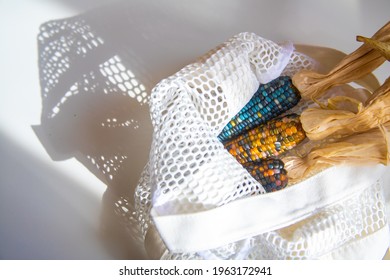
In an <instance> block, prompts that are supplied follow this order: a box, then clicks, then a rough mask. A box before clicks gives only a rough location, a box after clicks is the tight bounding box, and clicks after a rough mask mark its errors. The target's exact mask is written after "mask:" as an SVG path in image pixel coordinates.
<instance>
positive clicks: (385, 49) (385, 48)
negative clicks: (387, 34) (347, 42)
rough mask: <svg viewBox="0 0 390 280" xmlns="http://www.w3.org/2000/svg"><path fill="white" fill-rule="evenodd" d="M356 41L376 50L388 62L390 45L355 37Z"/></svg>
mask: <svg viewBox="0 0 390 280" xmlns="http://www.w3.org/2000/svg"><path fill="white" fill-rule="evenodd" d="M356 40H357V41H359V42H364V43H366V44H367V45H370V46H371V47H372V48H373V49H376V50H378V51H379V52H380V53H381V54H382V56H383V57H385V58H386V59H387V60H389V61H390V43H388V42H387V43H386V42H381V41H378V40H374V39H371V38H366V37H363V36H357V37H356Z"/></svg>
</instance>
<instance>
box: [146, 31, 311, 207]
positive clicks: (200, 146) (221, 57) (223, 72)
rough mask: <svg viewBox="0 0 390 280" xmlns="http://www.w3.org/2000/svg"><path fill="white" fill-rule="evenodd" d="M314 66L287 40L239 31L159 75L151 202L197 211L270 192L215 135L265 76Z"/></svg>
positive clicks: (153, 104) (153, 101)
mask: <svg viewBox="0 0 390 280" xmlns="http://www.w3.org/2000/svg"><path fill="white" fill-rule="evenodd" d="M313 66H314V62H313V61H312V60H311V59H310V58H308V57H306V56H304V55H302V54H300V53H297V52H294V51H293V48H292V46H291V45H289V44H287V45H286V46H280V45H278V44H275V43H273V42H271V41H269V40H265V39H263V38H260V37H258V36H257V35H255V34H252V33H242V34H239V35H237V36H235V37H233V38H232V39H231V40H229V41H228V42H226V43H225V44H223V45H220V46H219V47H218V48H216V49H214V50H212V51H211V52H210V53H208V54H206V55H205V56H204V57H202V58H200V59H199V61H198V62H197V63H194V64H191V65H189V66H187V67H185V68H184V69H182V70H181V71H179V72H178V73H177V74H175V75H173V76H171V77H169V78H168V79H166V80H163V81H162V82H160V83H159V84H158V85H157V86H156V87H155V88H154V90H153V91H152V94H151V106H150V110H151V116H152V123H153V127H154V135H153V143H152V147H151V155H150V169H149V171H150V179H151V182H150V183H151V186H152V188H153V189H152V193H153V196H152V199H153V201H152V203H153V206H154V207H155V208H156V209H158V211H159V212H160V213H185V212H194V211H200V210H205V209H210V208H213V207H216V206H220V205H223V204H226V203H228V202H230V201H232V200H235V199H238V198H240V197H245V196H248V195H253V194H262V193H265V191H264V189H263V187H262V186H261V185H260V184H259V183H258V182H256V181H255V180H254V179H253V178H252V177H251V176H250V175H249V174H248V173H247V171H245V170H244V168H242V167H241V165H240V164H239V163H238V162H237V161H236V160H235V159H234V158H233V157H232V156H231V155H230V154H229V153H228V152H227V151H226V150H225V149H224V148H223V145H222V144H221V143H220V141H219V140H218V139H217V137H216V136H217V135H218V134H219V133H220V131H221V130H222V128H223V127H224V126H225V125H226V123H227V122H228V121H229V120H230V119H231V117H232V116H234V115H235V114H236V113H237V112H238V111H239V110H240V109H241V108H242V107H243V106H244V105H245V104H246V103H247V102H248V101H249V99H250V98H251V96H252V95H253V93H254V92H255V91H256V90H257V88H258V86H259V84H260V83H266V82H269V81H271V80H273V79H275V78H276V77H278V76H279V75H280V74H282V73H283V74H290V75H291V74H292V73H294V72H296V71H298V70H300V69H303V68H311V67H313Z"/></svg>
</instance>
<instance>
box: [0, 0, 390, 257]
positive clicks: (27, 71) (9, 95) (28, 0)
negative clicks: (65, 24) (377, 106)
mask: <svg viewBox="0 0 390 280" xmlns="http://www.w3.org/2000/svg"><path fill="white" fill-rule="evenodd" d="M114 3H116V4H114ZM100 4H105V5H109V6H108V7H111V8H112V7H114V6H115V7H116V8H115V9H113V11H116V12H118V13H121V16H118V17H116V16H115V12H113V13H112V14H110V16H105V17H101V16H102V15H103V14H105V11H106V9H107V8H97V10H94V11H93V12H89V19H92V20H94V22H100V23H101V28H100V29H97V32H98V33H99V34H98V35H99V36H100V37H101V38H102V39H103V40H104V41H105V42H109V44H110V46H111V50H112V52H113V54H115V52H116V51H118V52H120V51H122V48H124V47H125V48H126V51H127V52H126V53H128V54H132V55H133V56H129V58H128V59H129V61H130V62H132V61H135V62H136V63H134V64H132V65H131V66H132V71H133V72H134V73H137V74H138V77H139V79H140V80H141V82H143V84H144V86H145V88H146V89H147V90H150V89H151V88H153V86H154V85H155V84H156V83H157V82H158V81H160V80H161V79H163V78H164V77H167V76H169V75H171V74H173V73H175V72H176V71H177V70H179V69H180V68H182V67H183V66H185V65H186V64H188V63H191V62H192V61H194V59H196V58H197V57H198V56H200V55H202V54H203V53H205V52H206V51H208V50H209V49H211V48H213V47H215V46H216V45H218V44H219V43H221V42H223V41H225V40H226V39H228V38H230V37H231V36H233V35H235V34H237V33H239V32H243V31H251V32H255V33H256V34H258V35H260V36H262V37H265V38H268V39H271V40H274V41H277V42H282V41H287V40H290V41H293V42H296V43H305V44H313V45H321V46H327V47H331V48H336V49H339V50H341V51H344V52H346V53H348V52H351V51H353V50H354V49H355V48H357V47H358V46H359V45H360V43H358V42H356V41H355V36H356V35H358V34H360V35H363V36H371V35H372V34H373V33H374V32H375V31H376V30H377V29H379V28H380V27H381V26H383V25H384V24H385V23H386V22H387V21H388V20H389V19H390V18H389V13H388V12H389V10H390V2H389V1H388V0H381V1H376V0H372V1H363V0H361V1H358V0H356V1H353V0H344V1H338V0H326V1H309V0H307V1H304V0H301V1H255V0H214V1H211V0H209V1H206V0H201V1H193V0H185V1H183V0H169V1H140V0H125V1H108V0H107V1H104V0H100V1H92V0H80V1H76V0H52V1H48V0H47V1H44V0H13V1H6V0H0V38H1V44H0V53H1V63H0V76H1V79H0V84H1V89H2V90H1V92H0V151H1V153H0V155H1V157H2V158H1V163H0V167H1V168H0V259H112V258H121V257H123V258H142V257H143V255H141V254H139V253H138V252H136V251H135V250H129V249H128V247H125V246H121V244H119V245H118V244H116V245H115V244H114V245H113V246H114V248H115V249H114V250H110V249H108V247H107V245H105V243H103V242H102V238H101V234H100V227H101V224H100V223H101V220H100V216H101V211H102V210H101V208H102V206H101V204H102V196H103V193H104V192H105V191H106V189H107V184H106V182H104V180H101V179H99V178H98V177H97V176H96V174H94V173H93V172H91V171H90V170H89V169H88V168H86V167H85V165H84V164H82V163H81V162H80V161H78V160H76V159H75V158H73V157H70V156H69V157H68V158H64V159H63V160H57V161H53V160H52V158H51V157H50V156H49V154H48V152H47V150H46V149H45V147H44V145H43V144H42V143H41V141H40V140H39V139H38V137H37V135H36V134H35V132H34V130H33V129H32V126H34V125H39V124H40V123H41V110H42V98H41V88H40V83H39V78H40V77H39V66H38V57H39V56H38V55H39V54H38V48H37V35H38V33H39V26H40V25H41V24H43V23H45V22H47V21H49V20H55V19H60V18H65V17H70V16H75V15H81V17H82V16H83V15H84V13H85V12H86V11H88V10H90V9H91V8H93V7H98V6H99V5H100ZM108 10H110V9H108ZM134 57H136V58H137V60H134ZM124 59H125V58H124ZM130 64H131V63H130ZM389 73H390V66H389V63H387V64H385V65H384V66H383V67H381V68H380V69H379V70H378V71H376V74H377V77H378V79H379V80H380V81H381V82H383V81H384V79H385V78H386V77H387V76H388V74H389ZM85 106H88V104H85ZM141 116H145V120H143V121H144V122H145V123H147V122H148V119H147V114H145V112H143V113H142V115H141ZM80 133H82V132H80ZM143 133H144V134H142V135H141V136H142V137H143V135H145V137H144V138H142V137H140V138H138V140H137V141H140V142H143V143H142V145H141V146H140V147H142V149H143V150H140V151H138V152H139V154H137V156H135V157H134V162H135V163H134V172H133V173H131V174H130V175H129V176H130V178H132V180H133V181H134V182H135V181H136V180H137V179H138V177H139V169H140V168H141V167H142V166H143V165H144V164H145V163H146V156H147V147H148V146H149V144H150V143H149V141H150V137H149V136H148V135H149V134H150V133H151V131H150V124H149V125H147V124H146V130H145V131H144V132H143ZM142 139H144V141H142ZM129 172H131V171H129ZM129 184H134V183H132V182H129ZM122 242H123V241H122ZM119 243H120V242H119ZM110 244H111V243H110Z"/></svg>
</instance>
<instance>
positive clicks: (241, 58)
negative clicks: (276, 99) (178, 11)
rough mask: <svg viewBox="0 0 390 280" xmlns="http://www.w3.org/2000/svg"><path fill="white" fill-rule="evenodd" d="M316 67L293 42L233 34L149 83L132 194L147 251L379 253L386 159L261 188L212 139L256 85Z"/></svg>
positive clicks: (224, 255)
mask: <svg viewBox="0 0 390 280" xmlns="http://www.w3.org/2000/svg"><path fill="white" fill-rule="evenodd" d="M315 66H316V63H315V61H314V60H313V59H311V58H310V57H308V56H306V55H304V54H301V53H299V52H297V51H295V50H294V48H293V46H292V45H291V44H286V45H278V44H276V43H273V42H271V41H269V40H265V39H263V38H260V37H258V36H257V35H255V34H252V33H241V34H238V35H237V36H235V37H233V38H232V39H230V40H229V41H227V42H226V43H224V44H222V45H220V46H219V47H217V48H216V49H214V50H212V51H210V52H209V53H208V54H206V55H205V56H203V57H202V58H200V59H199V60H198V61H197V62H196V63H194V64H191V65H188V66H187V67H185V68H183V69H182V70H180V71H179V72H178V73H176V74H175V75H173V76H171V77H169V78H167V79H165V80H163V81H161V82H160V83H159V84H158V85H157V86H156V87H155V88H154V89H153V91H152V94H151V99H150V111H151V118H152V124H153V127H154V133H153V141H152V146H151V150H150V157H149V163H148V165H147V166H146V167H145V170H144V172H143V174H142V176H141V180H140V182H139V184H138V187H137V190H136V193H135V214H136V217H137V220H138V223H139V224H138V226H139V227H140V229H141V230H140V232H141V233H142V238H143V239H144V240H145V241H144V243H145V247H146V249H147V251H148V252H149V253H150V257H154V258H162V259H320V258H335V259H349V258H371V259H372V258H382V257H383V255H384V254H385V252H386V250H387V248H388V244H389V228H388V225H387V221H386V215H385V209H384V204H385V203H384V198H383V194H382V185H383V184H382V182H381V176H382V175H383V172H384V171H385V167H384V166H382V165H376V166H361V167H357V166H336V167H332V168H329V169H326V170H325V171H322V172H321V173H318V174H316V175H315V176H312V177H310V178H309V179H307V180H305V181H303V182H300V183H297V184H295V185H290V186H288V187H287V188H286V189H283V190H281V191H277V192H274V193H265V191H264V189H263V187H262V186H261V185H260V184H259V183H258V182H257V181H256V180H254V179H253V178H252V177H251V176H250V175H249V173H247V171H246V170H245V169H244V168H243V167H242V166H241V165H240V164H239V163H238V162H237V161H236V160H235V159H234V158H233V157H232V156H231V155H230V154H229V153H228V152H227V151H226V150H225V149H224V147H223V144H222V143H220V141H219V140H218V139H217V135H218V134H219V133H220V132H221V130H222V128H223V127H224V126H225V125H226V124H227V122H228V121H229V120H230V119H231V118H232V117H233V116H234V115H235V114H236V113H237V112H238V111H239V110H240V109H241V108H242V107H243V106H244V105H245V104H246V103H247V102H248V101H249V99H250V98H251V96H252V95H253V93H254V92H255V91H256V90H257V88H258V87H259V84H260V83H267V82H269V81H271V80H273V79H275V78H277V77H278V76H280V75H288V76H292V75H294V74H295V73H296V72H297V71H299V70H302V69H313V68H314V67H315ZM307 106H310V104H309V103H307V102H305V101H301V103H300V104H299V105H298V106H297V107H296V108H294V110H295V111H296V112H299V110H302V108H304V107H307Z"/></svg>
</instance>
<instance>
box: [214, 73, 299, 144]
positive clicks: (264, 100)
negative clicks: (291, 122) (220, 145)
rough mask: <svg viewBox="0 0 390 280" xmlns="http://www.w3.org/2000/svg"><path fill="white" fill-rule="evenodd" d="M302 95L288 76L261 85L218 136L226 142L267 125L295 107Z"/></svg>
mask: <svg viewBox="0 0 390 280" xmlns="http://www.w3.org/2000/svg"><path fill="white" fill-rule="evenodd" d="M300 99H301V95H300V94H299V91H298V90H297V89H296V88H295V86H294V85H293V84H292V81H291V78H290V77H288V76H280V77H279V78H277V79H275V80H273V81H271V82H269V83H267V84H263V85H260V87H259V89H258V90H257V91H256V92H255V94H254V95H253V97H252V98H251V100H249V102H248V103H247V104H246V105H245V106H244V107H243V108H242V109H241V110H240V112H238V113H237V114H236V115H235V116H234V117H233V118H232V119H231V120H230V121H229V123H228V124H227V125H226V126H225V127H224V128H223V129H222V132H221V133H220V134H219V135H218V139H219V140H220V141H221V142H226V141H228V140H230V139H232V138H234V137H236V136H238V135H239V134H241V133H244V132H245V131H248V130H249V129H252V128H254V127H256V126H258V125H261V124H263V123H266V122H267V121H269V120H271V119H273V118H275V117H277V116H279V115H281V114H282V113H284V112H286V111H287V110H289V109H291V108H292V107H294V106H295V105H296V104H297V103H298V102H299V100H300Z"/></svg>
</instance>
